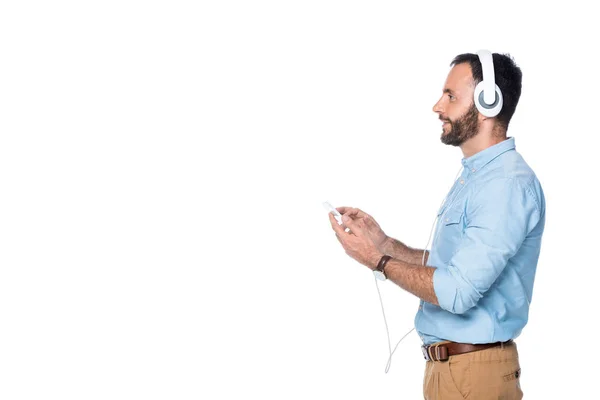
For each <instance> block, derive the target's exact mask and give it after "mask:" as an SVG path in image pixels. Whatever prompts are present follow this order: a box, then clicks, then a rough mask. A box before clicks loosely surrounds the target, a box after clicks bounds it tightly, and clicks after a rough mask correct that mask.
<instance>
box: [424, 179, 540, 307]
mask: <svg viewBox="0 0 600 400" xmlns="http://www.w3.org/2000/svg"><path fill="white" fill-rule="evenodd" d="M465 216H466V220H465V224H466V227H465V230H464V233H463V236H462V238H461V240H460V242H459V244H458V246H457V251H456V252H455V253H454V255H453V256H452V257H451V259H450V261H449V262H448V265H447V268H444V267H442V268H437V269H436V270H435V272H434V274H433V287H434V291H435V294H436V296H437V299H438V303H439V305H440V307H441V308H442V309H444V310H447V311H450V312H452V313H454V314H462V313H464V312H466V311H467V310H469V309H470V308H471V307H473V306H475V305H476V304H477V302H478V301H479V299H481V297H483V294H484V293H485V292H486V291H487V290H488V289H489V288H490V287H491V286H492V284H493V283H494V281H495V280H496V278H498V276H499V275H500V274H501V273H502V271H503V270H504V268H505V267H506V264H507V262H508V260H509V259H510V258H511V257H512V256H514V255H515V254H516V253H517V251H518V250H519V248H520V247H521V244H522V243H523V241H524V240H525V237H526V236H527V234H528V233H529V232H531V230H532V229H533V228H535V226H536V225H537V223H538V222H539V220H540V217H541V216H540V211H539V209H538V206H537V202H536V200H535V197H534V196H533V194H532V192H531V191H530V190H529V189H528V188H527V187H526V186H524V185H523V184H522V183H521V182H519V181H518V180H516V179H512V178H502V179H493V180H490V181H488V182H486V183H484V184H483V185H482V187H481V188H480V189H479V190H478V191H477V192H476V194H475V195H474V196H473V197H472V199H470V200H469V205H468V206H467V213H466V214H465Z"/></svg>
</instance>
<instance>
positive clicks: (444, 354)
mask: <svg viewBox="0 0 600 400" xmlns="http://www.w3.org/2000/svg"><path fill="white" fill-rule="evenodd" d="M511 343H512V339H510V340H508V341H506V342H496V343H482V344H469V343H456V342H448V343H441V344H432V345H429V346H425V345H423V346H421V350H422V351H423V357H425V359H426V360H427V361H448V359H449V358H450V356H456V355H458V354H464V353H470V352H472V351H478V350H484V349H489V348H491V347H497V346H500V345H508V344H511Z"/></svg>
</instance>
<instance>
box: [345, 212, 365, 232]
mask: <svg viewBox="0 0 600 400" xmlns="http://www.w3.org/2000/svg"><path fill="white" fill-rule="evenodd" d="M342 221H344V223H345V224H346V226H347V227H348V228H350V230H351V231H352V232H353V233H354V234H355V235H357V233H358V232H360V233H361V234H362V232H363V228H362V226H361V225H360V224H359V223H358V222H357V221H354V220H353V219H352V218H350V217H348V216H347V215H344V216H342Z"/></svg>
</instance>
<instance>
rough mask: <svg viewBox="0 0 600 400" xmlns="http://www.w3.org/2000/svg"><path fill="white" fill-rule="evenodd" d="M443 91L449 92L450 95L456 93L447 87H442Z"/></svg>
mask: <svg viewBox="0 0 600 400" xmlns="http://www.w3.org/2000/svg"><path fill="white" fill-rule="evenodd" d="M444 93H450V94H451V95H454V94H456V93H454V92H453V91H452V89H448V88H445V89H444Z"/></svg>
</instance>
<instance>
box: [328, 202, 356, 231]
mask: <svg viewBox="0 0 600 400" xmlns="http://www.w3.org/2000/svg"><path fill="white" fill-rule="evenodd" d="M323 207H325V209H326V210H327V211H329V212H331V213H333V216H334V217H335V220H336V221H337V222H338V224H339V225H342V214H340V212H339V211H338V210H336V209H335V207H334V206H332V205H331V204H330V203H329V202H328V201H324V202H323ZM346 232H350V228H346Z"/></svg>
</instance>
